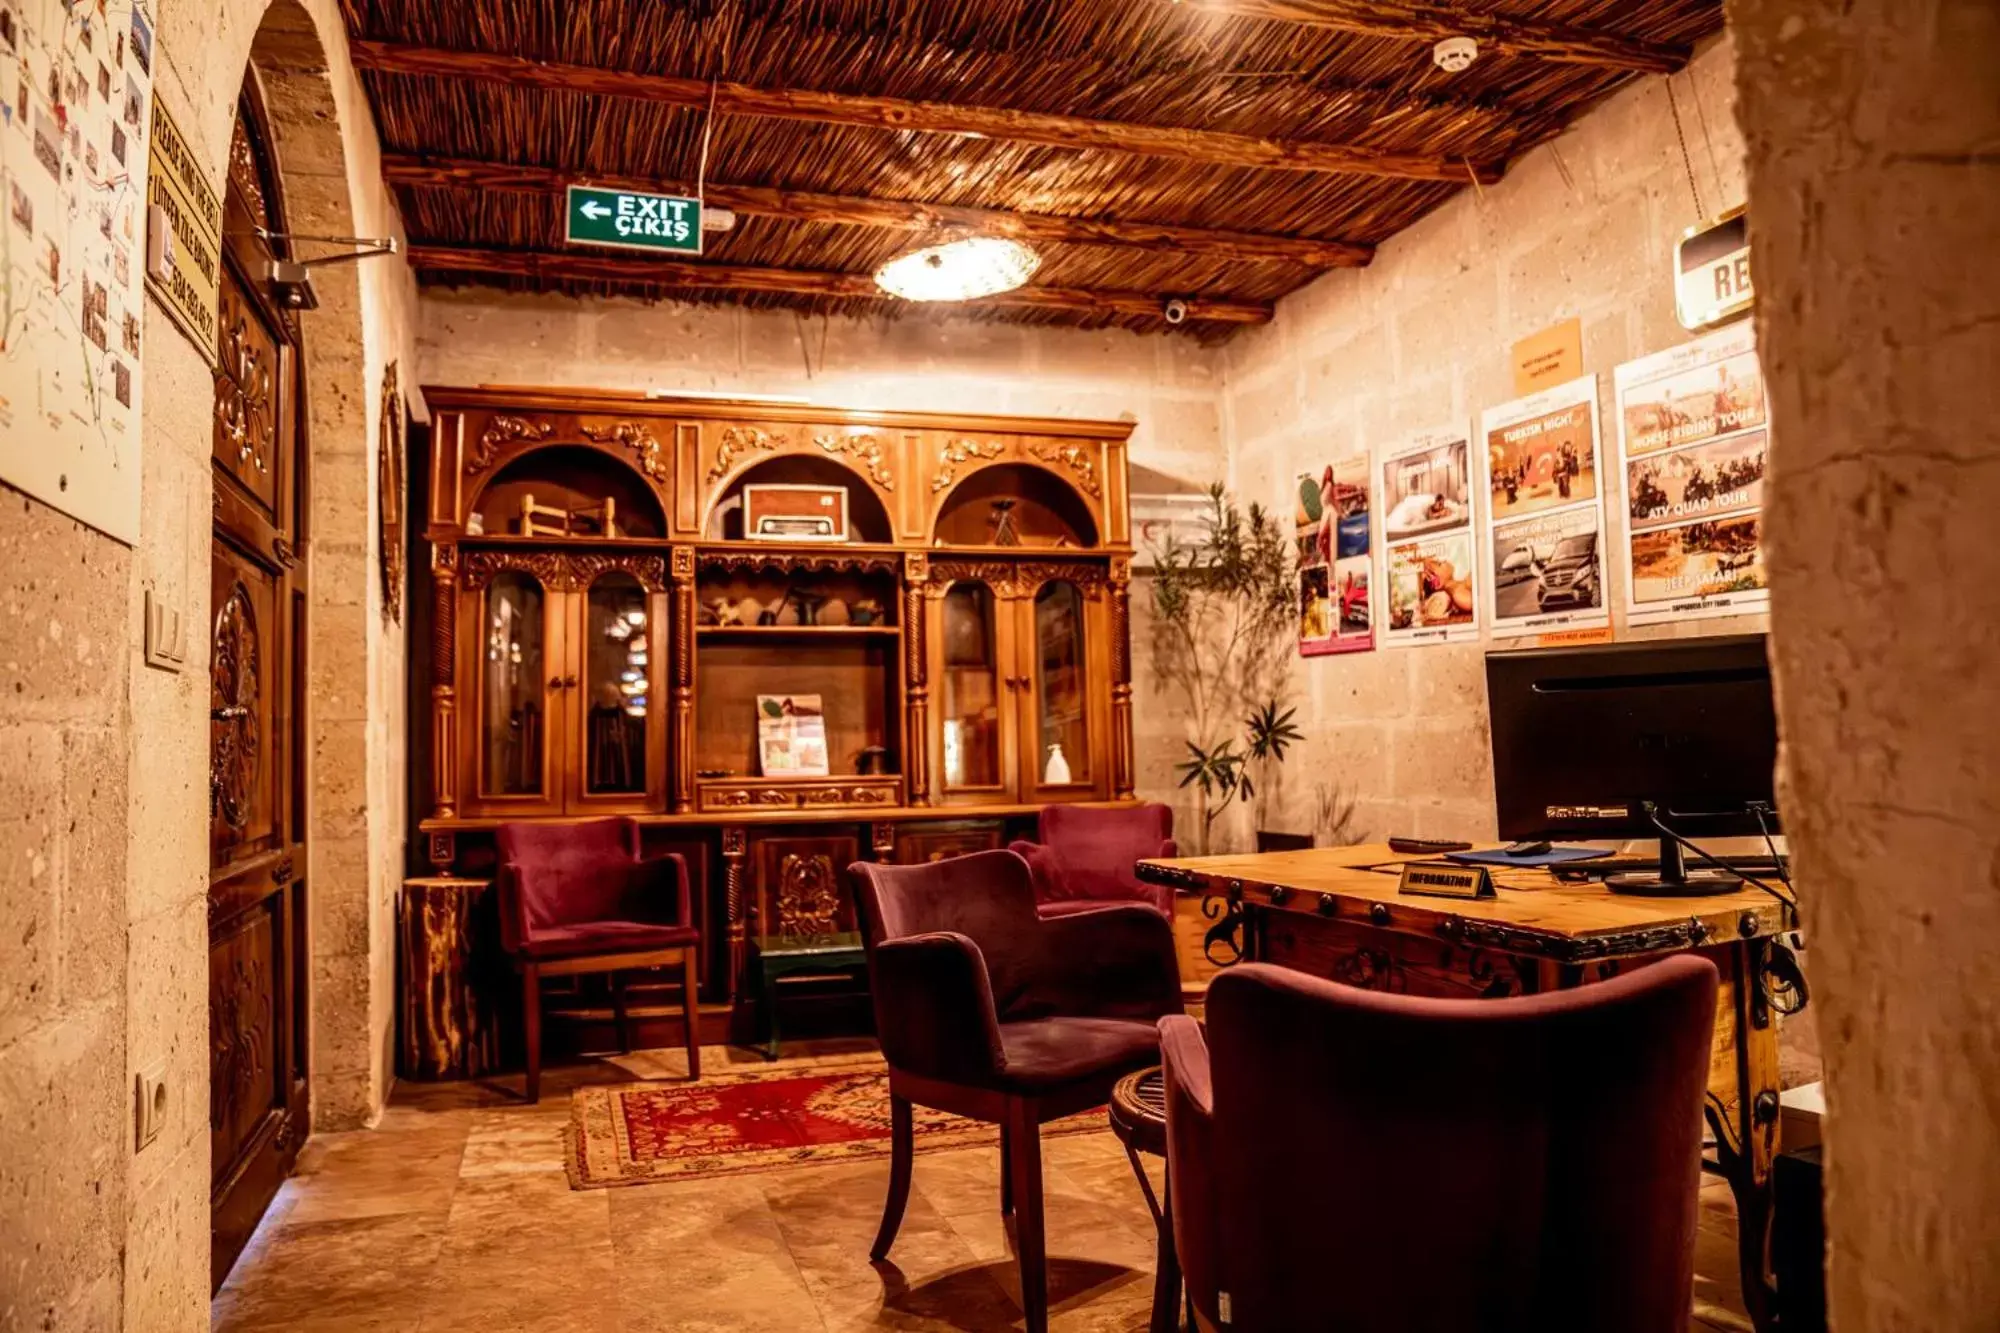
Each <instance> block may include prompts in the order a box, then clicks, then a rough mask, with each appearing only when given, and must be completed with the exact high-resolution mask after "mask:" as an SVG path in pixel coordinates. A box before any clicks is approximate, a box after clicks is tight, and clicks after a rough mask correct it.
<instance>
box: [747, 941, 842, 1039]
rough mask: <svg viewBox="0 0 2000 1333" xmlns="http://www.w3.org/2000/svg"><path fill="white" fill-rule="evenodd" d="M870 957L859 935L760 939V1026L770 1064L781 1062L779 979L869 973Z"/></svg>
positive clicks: (758, 958)
mask: <svg viewBox="0 0 2000 1333" xmlns="http://www.w3.org/2000/svg"><path fill="white" fill-rule="evenodd" d="M867 968H868V953H867V950H866V949H865V948H864V947H863V945H862V943H861V936H860V935H859V934H858V933H857V932H855V931H851V930H850V931H844V932H842V933H840V934H836V935H811V936H795V935H760V936H758V937H757V976H758V990H757V1025H758V1029H759V1042H758V1044H759V1046H760V1047H761V1048H762V1049H763V1052H764V1058H765V1059H766V1060H775V1059H777V1058H778V1045H779V1038H778V978H779V977H785V976H796V975H800V974H805V973H823V974H828V975H831V974H833V973H837V972H852V971H855V970H857V969H858V970H861V971H863V972H865V971H867Z"/></svg>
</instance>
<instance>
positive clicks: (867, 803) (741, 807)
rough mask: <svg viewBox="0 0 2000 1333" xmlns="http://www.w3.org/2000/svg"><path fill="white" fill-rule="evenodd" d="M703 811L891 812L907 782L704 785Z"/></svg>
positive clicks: (726, 782) (807, 780) (699, 802)
mask: <svg viewBox="0 0 2000 1333" xmlns="http://www.w3.org/2000/svg"><path fill="white" fill-rule="evenodd" d="M699 793H700V794H699V797H698V799H697V802H696V804H697V805H698V807H699V808H700V809H701V810H703V811H738V812H743V811H753V810H845V809H860V810H868V809H882V810H886V809H891V808H894V807H896V806H900V805H901V804H902V803H903V779H902V778H900V777H897V776H895V775H893V774H891V775H886V776H881V777H866V778H856V777H839V778H763V779H759V778H741V779H722V780H720V781H709V782H704V783H702V784H701V786H700V789H699Z"/></svg>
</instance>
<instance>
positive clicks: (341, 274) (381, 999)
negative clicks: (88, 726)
mask: <svg viewBox="0 0 2000 1333" xmlns="http://www.w3.org/2000/svg"><path fill="white" fill-rule="evenodd" d="M345 41H346V36H345V32H344V30H343V28H342V25H341V20H340V18H339V15H338V12H337V10H336V8H335V6H334V5H333V4H331V3H323V2H322V0H273V3H271V4H270V5H269V6H268V7H266V8H264V9H263V12H262V16H261V19H259V21H258V22H257V25H256V28H255V31H254V34H253V35H252V36H251V38H250V43H249V49H248V55H247V59H246V60H245V61H244V64H243V66H242V80H243V81H246V82H247V81H254V82H255V83H256V85H257V87H258V88H259V90H260V93H261V99H262V102H263V106H264V108H265V112H266V115H267V119H268V126H269V130H270V134H271V138H272V141H273V149H274V157H275V166H276V170H277V174H278V177H279V187H280V190H281V192H282V195H283V199H284V206H285V225H286V227H287V228H288V229H289V230H290V231H291V232H292V233H294V234H295V235H309V236H355V235H359V234H364V233H368V232H370V231H371V230H373V229H377V228H380V226H381V225H382V220H383V218H384V217H389V218H390V219H391V220H393V214H392V213H391V212H390V211H389V210H388V209H387V206H386V204H380V201H379V200H378V201H377V202H378V204H380V206H379V207H378V208H377V209H376V210H375V211H374V215H373V216H371V217H366V218H364V216H363V208H362V207H361V202H362V201H361V200H359V199H358V198H357V189H356V187H355V185H354V181H355V180H356V179H357V178H370V177H372V173H373V171H374V158H375V153H376V148H375V143H374V131H373V125H372V122H371V121H370V120H369V118H368V114H367V111H366V108H365V104H364V103H363V102H362V101H361V98H360V92H359V88H358V86H354V85H353V84H352V80H351V79H350V80H349V84H348V86H347V87H345V88H338V87H336V85H335V81H334V78H333V76H332V74H331V72H330V71H331V70H332V68H333V64H334V62H333V61H331V60H330V59H329V54H328V53H329V50H330V49H337V48H338V47H339V46H340V45H342V44H344V43H345ZM226 141H227V138H226V135H225V142H226ZM357 157H358V158H360V159H362V160H360V161H357V160H356V159H357ZM357 166H358V167H360V168H361V169H362V171H363V172H366V173H369V177H362V176H361V175H360V173H358V172H357V171H356V170H355V168H356V167H357ZM290 248H291V249H292V251H293V252H294V254H295V256H296V257H308V256H312V255H320V254H327V253H333V252H336V251H337V250H338V247H328V246H325V245H317V244H313V243H310V242H306V243H296V242H295V243H293V244H292V246H291V247H290ZM368 264H378V265H380V264H389V265H394V266H396V267H397V268H398V269H399V270H400V269H401V267H402V264H403V261H402V260H401V259H374V260H364V261H361V262H359V263H348V264H337V265H331V266H325V267H316V268H315V269H314V270H313V272H312V290H313V295H314V297H315V298H316V300H317V306H316V308H314V309H313V310H311V311H309V312H303V313H302V314H301V316H300V321H299V323H300V341H301V349H302V356H303V359H304V363H305V364H304V379H305V383H306V394H305V398H306V421H305V429H306V432H307V452H308V457H309V460H310V461H309V481H308V486H309V491H308V495H309V511H308V517H307V547H306V551H305V558H306V559H308V560H309V561H310V562H311V569H312V579H311V582H310V588H311V594H310V596H311V601H310V603H309V606H308V611H307V626H308V630H307V645H306V657H307V667H306V671H307V683H308V688H307V692H306V695H307V698H306V707H305V715H306V732H305V748H306V751H307V773H308V791H309V794H308V797H307V806H306V819H307V850H308V860H309V864H308V870H307V873H308V880H307V885H308V888H307V894H308V901H309V902H310V904H311V920H310V922H309V924H308V931H307V959H308V965H309V967H310V976H309V978H308V984H309V986H310V988H311V991H310V994H311V1014H312V1021H311V1037H310V1052H311V1054H310V1064H309V1069H310V1074H311V1087H312V1106H313V1125H314V1128H315V1129H319V1130H327V1129H341V1128H351V1127H354V1126H357V1125H362V1124H367V1123H370V1122H371V1121H372V1120H373V1119H374V1118H375V1117H376V1116H377V1115H378V1114H379V1113H380V1110H381V1107H382V1105H383V1102H384V1101H385V1099H386V1098H387V1095H388V1090H389V1086H390V1082H391V1080H392V1078H393V1074H394V1068H393V1060H394V1049H393V1042H392V1027H393V1023H392V1018H393V1013H394V977H395V953H394V948H395V943H394V929H393V922H394V919H395V914H394V894H395V892H396V891H397V889H398V887H399V886H400V880H401V873H400V869H401V857H402V838H403V831H404V825H405V816H404V809H405V801H404V799H403V781H404V780H403V776H402V770H403V764H402V753H403V741H402V724H403V718H402V690H401V685H400V681H401V670H402V662H403V642H402V635H401V631H400V629H399V628H397V627H395V626H392V625H385V623H384V619H383V616H382V614H381V599H382V591H381V581H380V579H379V578H378V577H376V572H375V562H376V560H377V559H378V554H377V551H376V542H377V537H376V534H377V531H378V526H377V522H376V514H377V508H376V506H377V505H378V504H379V503H380V497H379V496H378V495H377V494H376V493H375V491H376V466H375V449H376V442H375V437H376V432H377V430H378V429H379V426H380V423H379V421H378V419H377V418H378V417H379V416H380V413H381V410H382V408H381V403H380V401H379V400H380V397H381V395H380V386H381V382H382V376H383V373H384V369H385V367H386V365H387V363H388V362H389V361H391V360H395V359H396V355H395V352H394V350H393V349H389V348H386V347H385V346H384V344H385V343H386V342H388V341H389V339H388V338H387V337H385V336H383V334H382V332H381V331H382V330H385V329H390V328H393V326H394V320H393V318H390V317H386V316H385V312H384V311H383V310H382V309H381V308H380V307H381V306H382V304H383V302H382V301H381V300H380V297H379V293H378V291H377V290H375V289H378V288H379V287H381V286H382V283H381V282H380V281H379V279H378V276H377V275H371V274H370V273H368V272H367V270H366V268H365V265H368ZM371 307H373V308H371ZM371 328H373V329H375V330H377V336H376V337H375V338H374V339H372V340H371V339H370V337H369V336H368V332H369V330H370V329H371Z"/></svg>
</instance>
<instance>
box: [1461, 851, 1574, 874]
mask: <svg viewBox="0 0 2000 1333" xmlns="http://www.w3.org/2000/svg"><path fill="white" fill-rule="evenodd" d="M1609 855H1611V853H1610V852H1605V851H1599V850H1598V849H1597V848H1595V847H1551V848H1549V849H1548V850H1547V851H1546V852H1542V853H1541V854H1539V855H1537V856H1509V855H1507V853H1506V852H1504V851H1502V850H1501V849H1500V848H1498V847H1496V848H1494V849H1493V850H1492V851H1490V852H1446V853H1445V857H1444V859H1445V860H1447V861H1458V862H1460V863H1462V864H1464V865H1469V866H1519V867H1521V868H1522V869H1524V870H1533V869H1535V868H1536V867H1538V866H1559V865H1564V864H1567V863H1568V862H1571V861H1597V860H1602V859H1603V858H1604V857H1607V856H1609Z"/></svg>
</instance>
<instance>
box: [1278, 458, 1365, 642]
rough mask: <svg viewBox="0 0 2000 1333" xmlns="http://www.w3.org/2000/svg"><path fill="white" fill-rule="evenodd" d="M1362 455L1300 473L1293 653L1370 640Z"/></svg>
mask: <svg viewBox="0 0 2000 1333" xmlns="http://www.w3.org/2000/svg"><path fill="white" fill-rule="evenodd" d="M1368 474H1369V467H1368V456H1367V455H1366V454H1357V455H1355V456H1354V457H1351V458H1341V459H1336V460H1334V461H1333V462H1331V463H1329V464H1327V465H1326V467H1325V468H1323V469H1322V470H1321V471H1320V472H1319V474H1318V475H1317V476H1315V475H1313V474H1312V473H1301V474H1300V475H1299V481H1298V512H1297V515H1296V516H1295V519H1294V531H1295V532H1296V534H1297V540H1298V570H1299V654H1300V655H1301V656H1303V657H1319V656H1322V655H1324V654H1327V653H1354V652H1363V651H1365V650H1367V649H1370V648H1373V647H1374V646H1375V623H1374V606H1373V599H1372V596H1371V583H1372V580H1371V578H1370V574H1371V573H1372V569H1373V557H1372V554H1371V552H1370V545H1371V531H1372V530H1371V523H1372V519H1371V515H1370V512H1369V511H1370V508H1371V506H1370V504H1369V487H1368Z"/></svg>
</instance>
